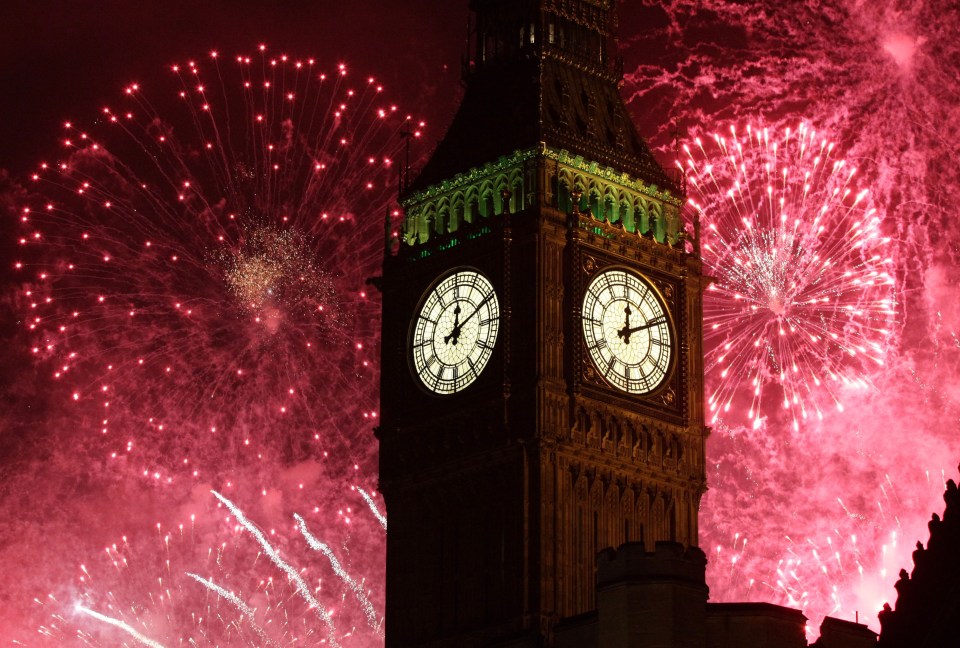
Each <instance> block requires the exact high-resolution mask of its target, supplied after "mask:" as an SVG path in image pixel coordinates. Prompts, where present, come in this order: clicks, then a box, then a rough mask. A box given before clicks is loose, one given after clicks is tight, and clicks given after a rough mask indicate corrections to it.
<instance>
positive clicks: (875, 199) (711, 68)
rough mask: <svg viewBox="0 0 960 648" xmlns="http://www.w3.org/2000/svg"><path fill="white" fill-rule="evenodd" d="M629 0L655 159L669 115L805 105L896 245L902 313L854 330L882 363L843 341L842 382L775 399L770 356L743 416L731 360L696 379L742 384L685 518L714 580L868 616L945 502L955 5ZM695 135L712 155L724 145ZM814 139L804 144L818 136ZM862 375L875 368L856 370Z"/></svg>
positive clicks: (706, 123)
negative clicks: (694, 520)
mask: <svg viewBox="0 0 960 648" xmlns="http://www.w3.org/2000/svg"><path fill="white" fill-rule="evenodd" d="M640 4H641V5H642V6H641V7H638V8H637V10H636V11H633V10H631V11H629V12H622V13H621V25H622V27H625V28H626V30H625V33H624V34H623V36H624V38H623V39H622V41H621V42H623V43H625V44H626V50H625V52H624V57H625V59H626V60H627V61H628V62H629V61H631V60H632V61H635V62H636V64H635V65H634V66H633V68H632V69H629V67H628V69H629V71H628V73H627V78H626V85H625V87H626V90H627V93H628V94H629V95H630V97H631V99H632V102H633V103H634V105H635V106H636V107H637V114H638V117H641V119H640V120H639V121H640V123H641V124H643V125H646V126H648V127H649V130H647V134H648V135H649V136H650V138H651V143H652V144H653V145H654V146H655V147H656V148H658V149H659V150H660V151H661V153H662V155H663V158H662V159H664V160H670V161H671V163H672V161H673V160H674V159H675V157H676V156H675V154H674V151H675V150H676V147H675V144H674V142H675V140H676V135H675V132H676V131H677V130H680V131H682V130H685V129H688V128H694V127H696V126H697V125H700V126H699V132H701V133H710V132H719V133H720V134H721V135H722V136H723V137H724V138H725V139H726V141H727V144H728V145H732V143H733V140H734V139H741V140H746V133H745V132H744V131H742V130H741V131H740V132H739V133H738V137H733V136H732V135H730V134H729V131H728V130H727V129H726V128H725V127H724V126H723V124H729V123H731V122H733V123H741V124H747V123H764V124H766V125H767V127H768V128H769V132H770V138H771V142H773V141H779V140H781V139H782V138H783V135H784V133H785V130H786V128H788V127H789V128H791V129H793V130H794V131H796V129H797V125H798V124H799V123H801V122H802V121H804V120H808V121H809V123H812V124H816V125H817V126H818V127H819V128H820V129H822V131H824V132H828V133H829V139H830V140H831V141H834V142H837V144H836V146H834V148H833V150H832V151H830V157H832V158H833V159H834V160H835V161H838V160H839V158H840V154H839V151H843V154H842V155H843V157H844V158H845V159H846V161H847V162H846V164H845V165H844V169H843V170H841V172H842V171H846V172H847V173H849V170H850V169H851V168H852V167H857V168H858V171H857V174H856V176H854V178H853V179H852V180H851V181H850V182H851V184H850V186H851V194H850V197H852V198H855V197H856V195H857V194H858V193H859V192H860V191H861V190H863V189H865V188H869V190H870V192H869V196H867V197H866V198H865V201H864V202H862V203H861V205H859V206H858V207H857V211H859V210H861V209H862V210H866V209H868V204H869V203H872V206H873V207H876V209H877V210H878V214H882V215H883V217H884V221H883V223H882V224H881V236H883V237H886V236H889V237H890V238H891V239H892V241H891V243H890V244H887V246H886V247H888V248H889V250H890V256H891V257H892V258H893V260H894V263H893V267H892V268H885V269H884V271H886V272H887V273H889V274H891V275H892V276H893V277H894V279H895V281H896V285H895V289H896V293H895V294H896V302H897V303H896V310H897V312H898V319H897V321H896V326H895V327H894V328H891V329H890V330H891V333H890V335H889V336H887V337H885V338H883V339H877V338H876V337H874V334H872V333H871V332H870V323H871V322H872V321H873V320H872V319H870V320H867V319H863V320H861V325H862V326H864V327H865V328H862V329H856V328H855V329H854V330H853V331H852V332H853V333H856V335H857V336H858V337H861V338H862V339H864V340H865V341H867V340H873V341H876V342H878V343H880V344H881V347H882V350H883V362H884V363H883V364H882V365H881V364H879V363H876V362H874V361H872V360H870V359H868V358H867V357H866V355H865V354H860V353H859V352H858V355H857V357H851V356H849V355H847V356H845V357H844V356H843V355H842V354H841V356H840V357H844V361H843V363H842V364H841V366H840V367H837V368H836V369H835V370H843V371H844V374H843V375H846V376H847V377H848V378H849V379H851V380H854V381H855V383H851V384H850V385H849V386H848V385H847V384H846V383H845V382H844V381H843V380H840V381H832V380H829V379H826V380H824V378H826V374H825V373H824V375H823V376H820V378H821V385H819V386H818V385H817V384H816V383H812V382H806V383H802V382H801V383H795V384H794V386H795V387H796V388H797V389H798V390H799V391H798V392H797V396H798V400H799V401H800V402H798V403H797V404H794V403H793V402H792V400H791V405H790V407H789V409H784V408H783V395H784V391H783V389H782V388H781V378H780V377H779V373H778V372H777V371H776V365H774V364H773V362H772V359H770V358H768V359H767V361H766V365H765V366H764V367H763V368H762V372H763V377H764V378H766V382H764V388H763V392H762V398H761V399H760V400H759V401H758V409H759V411H761V412H763V416H762V418H761V420H762V425H761V426H760V427H759V428H757V429H755V430H754V429H752V425H751V424H750V423H751V421H750V420H749V419H748V418H747V415H748V414H749V410H750V405H751V402H753V401H754V394H753V391H754V388H755V387H754V385H753V384H752V383H751V382H750V380H749V379H747V380H745V376H738V375H736V374H734V373H733V372H730V373H728V375H727V377H726V378H722V377H721V376H720V375H719V374H720V371H721V370H719V367H714V369H713V370H712V371H711V372H710V373H709V374H708V376H707V380H708V382H709V383H710V384H711V385H714V386H716V385H718V384H720V383H721V382H722V381H724V380H726V381H731V380H732V381H733V382H732V383H731V384H730V387H731V388H736V389H737V390H739V392H740V395H739V396H737V395H733V394H732V393H731V394H730V395H731V396H733V401H731V409H730V410H729V411H728V412H725V413H724V412H723V408H721V409H720V412H721V418H720V419H719V420H718V422H717V423H715V424H714V426H713V428H714V429H713V434H712V435H711V437H710V439H709V440H708V445H707V457H708V466H709V487H710V490H709V491H708V493H707V494H706V496H705V498H704V502H703V506H702V508H701V517H700V528H701V530H702V532H701V538H700V541H701V546H703V547H705V548H708V547H709V548H710V550H709V551H708V554H709V555H710V556H711V561H710V563H709V566H708V573H707V580H708V583H709V585H710V593H711V596H712V597H714V598H715V599H718V600H726V601H735V600H767V601H771V602H774V603H782V604H796V605H799V606H800V607H802V609H803V611H804V613H805V614H806V615H807V617H808V618H809V619H810V630H811V637H810V638H811V639H812V638H814V637H815V636H816V633H817V627H818V626H819V623H820V618H821V617H822V616H823V615H825V614H832V615H834V616H838V617H840V618H842V619H846V620H850V621H852V620H854V619H857V618H859V620H860V622H861V623H869V624H870V625H871V626H872V627H873V628H874V629H877V630H879V625H878V623H877V620H876V613H877V612H878V611H879V609H880V605H881V604H882V603H883V602H884V601H889V602H891V603H892V602H893V600H894V598H895V596H896V593H895V590H894V589H893V585H894V583H895V581H896V575H897V572H898V571H899V569H900V568H901V567H909V564H910V560H911V556H910V551H911V549H912V547H913V544H914V543H915V542H916V541H917V540H922V539H924V538H926V537H927V529H926V522H927V520H928V519H929V513H930V511H933V510H939V507H940V506H941V503H940V501H939V494H940V493H939V491H938V485H937V484H936V482H937V481H938V477H937V476H938V475H939V474H940V473H941V471H942V470H943V469H951V470H952V467H953V466H954V465H955V464H956V458H957V456H960V447H958V444H957V437H956V435H955V424H954V423H953V422H955V421H956V420H957V416H958V413H960V406H958V398H957V394H960V388H958V385H957V379H956V376H957V375H958V373H957V368H958V367H960V354H958V353H957V349H958V348H960V347H958V346H957V331H958V330H960V310H958V309H957V308H956V306H955V305H954V304H956V303H958V294H957V286H958V285H960V281H958V277H960V263H958V257H957V249H958V248H957V246H956V245H955V244H954V243H953V241H955V240H957V237H958V236H960V230H958V228H957V221H956V219H955V218H954V214H956V212H957V209H958V206H960V193H958V191H957V188H958V187H960V177H958V168H957V166H956V164H954V163H953V162H952V161H951V160H952V159H953V158H954V157H955V151H954V149H955V142H956V141H957V138H958V136H960V121H958V118H957V114H956V108H955V106H956V103H957V98H958V97H960V81H958V79H960V75H958V74H957V63H956V61H957V60H958V59H957V53H958V42H960V41H958V40H957V39H956V37H955V36H956V34H957V33H960V22H958V19H957V15H956V13H955V12H951V11H950V10H949V9H948V6H949V3H947V2H945V1H944V0H922V1H918V2H913V3H910V4H909V6H908V5H904V4H902V3H896V2H893V1H892V0H880V1H878V2H871V3H862V2H852V1H848V0H827V1H817V2H815V1H813V0H810V1H803V2H795V3H789V4H784V3H777V2H773V1H771V0H755V1H753V2H749V3H732V2H726V1H725V0H708V1H707V2H692V1H690V0H671V1H670V2H667V3H665V4H662V3H661V4H658V3H652V2H644V3H640ZM662 115H670V116H671V119H669V120H666V119H663V118H661V117H660V116H662ZM652 116H657V117H652ZM678 127H679V128H678ZM703 140H704V148H705V149H706V150H707V151H708V152H709V155H710V157H715V156H717V155H718V151H719V145H718V144H717V143H716V142H715V141H713V140H712V138H710V137H708V136H703ZM795 141H796V140H795ZM811 144H813V145H814V146H817V147H819V144H820V137H819V135H818V136H817V137H816V138H815V139H814V140H812V141H811ZM691 148H692V149H693V155H694V157H695V159H696V160H697V163H698V164H700V163H701V161H704V154H703V153H702V152H700V151H699V150H698V149H697V147H695V146H691ZM781 148H782V147H781ZM817 150H819V148H818V149H817ZM731 152H732V153H734V154H736V152H735V151H731ZM679 157H680V158H681V162H682V163H683V164H684V165H686V156H685V155H683V154H681V155H680V156H679ZM724 165H725V161H723V160H719V161H716V162H715V164H714V168H715V170H717V172H718V173H719V172H720V171H721V170H722V169H723V167H724ZM823 171H825V172H826V174H829V172H831V171H832V166H824V167H823ZM822 178H823V176H821V179H822ZM773 186H774V189H775V190H776V187H777V185H776V184H774V185H773ZM854 186H856V187H857V188H856V189H854V188H853V187H854ZM758 188H760V189H762V190H765V186H763V185H761V187H758ZM819 190H821V191H822V190H823V186H822V185H820V186H819ZM713 191H714V190H713V189H711V192H713ZM690 193H691V195H692V196H695V195H696V194H697V190H695V189H694V188H691V191H690ZM718 198H722V196H718ZM847 200H850V198H848V199H847ZM867 201H869V203H868V202H867ZM721 202H722V201H721ZM727 204H728V205H729V206H732V205H733V201H730V202H728V203H727ZM704 220H705V222H707V221H708V217H705V218H704ZM742 230H743V227H738V228H737V229H736V230H731V231H730V232H727V233H725V234H727V235H732V234H733V233H736V232H741V233H742ZM708 234H709V233H708V232H705V233H704V238H706V237H707V235H708ZM704 254H705V256H706V255H707V254H709V253H708V252H704ZM720 278H723V277H722V275H721V276H720ZM711 292H712V291H711ZM719 294H720V293H713V294H711V293H710V292H708V294H707V298H708V300H712V299H713V297H715V296H718V295H719ZM869 295H870V293H869V292H868V293H867V294H866V295H865V297H866V298H867V303H869V302H870V301H871V300H870V299H869ZM714 303H715V304H716V302H714ZM768 303H769V302H768ZM734 305H736V306H742V305H743V304H742V303H740V304H734ZM879 328H884V327H882V326H881V327H879ZM848 332H849V331H844V336H841V337H842V339H846V333H848ZM788 333H789V331H788ZM777 334H778V335H779V331H778V332H777ZM838 335H839V333H838ZM832 348H833V350H834V351H837V350H839V349H838V347H832ZM864 348H867V349H868V350H869V347H864ZM728 361H732V359H728ZM827 366H831V365H827ZM793 378H795V376H794V375H792V374H788V375H787V376H786V377H785V378H784V379H782V380H784V381H786V382H788V383H789V382H790V381H792V380H793ZM860 381H863V382H865V383H866V384H868V385H870V387H869V388H867V389H861V388H857V387H855V386H854V385H855V384H856V383H859V382H860ZM708 393H709V392H708ZM837 401H839V403H840V404H842V406H843V411H840V410H839V409H838V407H837ZM800 403H803V404H804V405H805V406H806V405H807V404H808V403H812V404H817V406H818V408H819V410H818V409H815V408H813V407H812V406H807V418H806V419H804V418H803V412H802V410H801V409H800ZM818 411H819V414H818ZM820 415H822V416H823V420H821V419H820ZM754 420H756V419H754ZM740 421H746V423H747V425H745V426H741V425H740V424H739V422H740ZM795 421H797V422H798V423H799V429H795V428H794V422H795ZM928 475H929V478H928ZM894 486H895V487H894ZM838 498H839V500H838ZM841 502H842V505H841ZM737 534H739V538H737ZM827 538H830V539H831V543H832V550H831V543H828V542H827ZM853 538H856V542H855V543H854V541H853ZM894 538H896V542H894V540H893V539H894ZM745 540H748V541H749V542H747V548H746V549H743V542H744V541H745ZM717 547H720V548H721V551H720V553H719V555H718V554H717V551H716V548H717ZM854 547H856V548H854ZM814 548H816V551H817V555H818V556H819V560H818V559H817V558H815V557H814V555H813V553H812V550H813V549H814ZM838 552H839V554H840V559H839V560H837V559H836V557H835V554H836V553H838ZM734 558H737V559H736V560H735V561H734ZM821 567H822V568H821ZM778 570H779V571H780V572H781V573H782V576H781V574H780V573H778ZM778 581H780V582H781V583H782V584H783V585H784V586H783V587H779V586H778ZM751 583H752V585H751ZM767 584H769V586H768V585H767Z"/></svg>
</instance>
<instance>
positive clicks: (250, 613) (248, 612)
mask: <svg viewBox="0 0 960 648" xmlns="http://www.w3.org/2000/svg"><path fill="white" fill-rule="evenodd" d="M187 576H189V577H190V578H192V579H193V580H195V581H197V582H198V583H200V584H201V585H203V586H204V587H206V588H207V589H208V590H210V591H211V592H214V593H215V594H217V595H218V596H220V597H221V598H224V599H226V600H227V601H229V602H230V603H231V604H232V605H233V606H234V607H235V608H237V609H238V610H240V612H242V613H243V615H244V616H245V617H247V619H248V620H249V621H250V625H251V626H252V627H253V631H254V632H256V633H257V636H258V637H260V639H261V640H263V641H265V642H266V643H267V644H269V645H271V646H279V645H280V644H278V643H277V642H275V641H274V640H273V639H271V638H270V637H268V636H267V633H266V632H264V630H263V628H261V627H260V626H259V625H258V624H257V618H256V612H255V611H254V609H253V608H251V607H250V606H249V605H247V604H246V603H244V602H243V599H241V598H240V597H239V596H237V595H236V594H234V593H233V592H231V591H230V590H228V589H224V588H223V587H220V586H219V585H217V584H216V583H214V582H213V581H211V580H208V579H206V578H203V577H202V576H198V575H197V574H192V573H190V572H187Z"/></svg>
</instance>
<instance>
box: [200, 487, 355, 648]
mask: <svg viewBox="0 0 960 648" xmlns="http://www.w3.org/2000/svg"><path fill="white" fill-rule="evenodd" d="M211 492H212V493H213V495H214V497H216V498H217V499H218V500H220V501H221V502H223V504H224V506H226V507H227V509H229V511H230V513H232V514H233V517H235V518H237V522H239V523H240V525H241V526H243V528H244V529H246V530H247V531H248V532H249V533H250V535H252V536H253V537H254V538H256V540H257V542H259V543H260V546H261V547H263V550H264V551H265V552H266V554H267V557H268V558H270V560H271V561H273V564H274V565H276V566H277V568H279V569H280V570H281V571H283V573H285V574H286V575H287V578H289V579H290V581H291V582H292V583H293V584H294V585H295V586H296V588H297V591H298V592H300V596H302V597H303V600H305V601H306V602H307V603H309V604H310V608H311V609H312V610H314V611H315V612H316V614H317V616H318V617H319V618H320V620H321V621H323V623H324V624H325V625H326V626H327V629H328V630H329V631H330V635H329V638H330V645H331V646H339V645H340V644H339V643H337V637H336V631H337V628H336V626H335V625H334V623H333V617H331V616H330V613H329V612H327V609H326V608H325V607H324V606H323V604H322V603H320V601H318V600H317V599H316V598H315V597H314V596H313V593H312V592H311V591H310V586H309V585H308V584H307V583H306V581H304V580H303V578H302V577H301V576H300V574H299V573H298V572H297V570H296V569H294V568H293V567H291V566H290V564H289V563H287V562H286V561H285V560H284V559H283V558H282V557H281V556H280V552H279V551H277V550H276V548H274V546H273V545H271V544H270V541H269V540H267V538H266V537H265V536H264V535H263V533H262V532H261V531H260V529H258V528H257V527H256V525H254V524H253V523H252V522H251V521H250V520H248V519H247V517H246V516H245V515H244V514H243V511H241V510H240V509H239V508H237V507H236V506H235V505H234V503H233V502H231V501H230V500H228V499H227V498H226V497H224V496H223V495H221V494H220V493H218V492H216V491H211ZM298 521H299V520H298Z"/></svg>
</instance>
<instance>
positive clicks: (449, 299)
mask: <svg viewBox="0 0 960 648" xmlns="http://www.w3.org/2000/svg"><path fill="white" fill-rule="evenodd" d="M499 328H500V304H499V302H498V301H497V293H496V291H494V289H493V285H492V284H491V283H490V280H489V279H487V278H486V277H484V276H483V275H482V274H480V273H478V272H475V271H473V270H461V271H459V272H455V273H454V274H452V275H450V276H448V277H446V278H444V279H443V280H441V281H440V282H439V283H437V285H436V286H435V287H434V288H432V289H431V290H430V291H429V292H428V293H427V294H426V296H425V297H424V299H423V306H421V307H420V312H419V314H417V316H416V319H415V320H414V322H413V334H412V335H411V340H410V342H411V345H412V352H413V369H414V372H415V373H416V375H417V377H418V378H419V379H420V382H422V383H423V385H424V386H425V387H426V388H427V389H429V390H430V391H432V392H435V393H437V394H453V393H456V392H458V391H460V390H462V389H463V388H465V387H466V386H467V385H469V384H470V383H472V382H473V381H474V380H476V379H477V378H478V377H479V376H480V372H481V371H483V368H484V367H486V366H487V363H488V362H489V361H490V356H491V354H492V353H493V347H494V345H495V344H496V342H497V331H498V330H499Z"/></svg>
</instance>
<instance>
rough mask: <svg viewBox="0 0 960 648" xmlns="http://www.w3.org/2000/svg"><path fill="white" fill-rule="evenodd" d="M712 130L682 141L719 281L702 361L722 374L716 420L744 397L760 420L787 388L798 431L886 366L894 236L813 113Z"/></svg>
mask: <svg viewBox="0 0 960 648" xmlns="http://www.w3.org/2000/svg"><path fill="white" fill-rule="evenodd" d="M708 140H712V141H707V142H704V141H703V140H701V139H700V138H697V139H696V149H697V150H696V151H691V150H690V148H689V147H687V146H686V145H685V147H684V150H685V152H686V156H687V157H686V160H685V164H684V167H685V170H687V171H689V184H690V187H689V189H688V191H689V192H690V193H691V195H692V197H691V203H693V205H694V206H695V207H696V208H697V209H698V210H699V212H700V214H701V215H702V218H703V219H704V222H703V224H702V231H703V236H702V241H701V250H702V254H703V257H704V262H705V263H706V265H707V269H708V272H709V273H710V274H712V275H713V276H714V278H715V281H714V282H713V283H712V284H711V285H710V286H709V287H708V289H707V293H706V295H705V299H704V343H705V345H706V348H707V357H706V371H707V373H709V374H710V375H712V376H714V377H717V376H718V377H719V380H718V381H717V382H716V387H715V389H714V391H713V393H711V394H708V396H707V405H708V408H709V411H710V416H711V418H710V422H711V424H715V423H717V421H718V420H720V419H723V418H726V417H727V416H728V412H729V411H730V408H731V405H738V406H739V407H741V408H742V409H744V410H746V416H745V417H743V418H741V419H739V420H740V421H742V420H748V421H751V422H752V425H753V427H755V428H758V427H760V425H761V423H762V421H763V416H762V415H763V411H762V407H764V405H765V404H766V403H772V402H774V401H775V400H778V399H777V396H779V400H780V404H781V407H782V408H783V409H784V410H787V411H788V413H789V414H788V418H789V419H791V420H792V424H793V427H794V430H799V427H800V423H801V422H802V421H804V420H805V419H807V417H808V416H816V417H817V418H819V419H822V418H823V412H822V408H824V407H828V406H834V405H835V406H836V407H837V408H839V409H840V410H842V409H843V405H842V403H841V402H840V399H839V392H840V391H841V390H843V389H847V388H851V387H852V388H867V387H868V386H869V376H870V374H871V373H872V372H873V371H875V369H876V368H877V367H882V366H883V364H884V357H885V353H886V348H885V347H886V345H887V339H888V338H889V337H890V336H891V334H892V333H893V332H894V330H895V321H894V318H895V314H896V313H895V305H896V304H895V291H894V278H893V274H892V273H893V272H894V258H893V256H892V254H893V250H892V248H893V245H892V244H891V241H890V239H889V237H886V236H884V235H883V232H882V231H881V222H882V215H881V214H878V213H877V211H876V209H875V208H872V207H869V206H868V203H869V197H868V192H867V190H866V189H862V190H860V189H858V188H857V187H856V185H855V184H854V180H855V175H856V169H855V168H852V167H851V166H850V165H848V164H846V163H845V161H844V160H842V159H835V158H834V157H833V156H832V152H833V148H834V145H833V144H832V143H831V142H829V141H828V140H827V139H825V138H824V137H823V136H822V135H818V133H816V131H814V130H813V129H811V128H810V127H809V126H808V125H807V124H805V123H801V124H800V126H799V127H798V128H796V129H794V130H791V129H789V128H787V129H786V130H785V131H784V132H783V133H770V132H769V130H767V129H765V128H761V129H755V128H753V127H752V126H750V125H747V126H746V128H745V129H743V132H741V133H738V132H737V130H736V129H735V128H733V127H731V128H730V132H729V133H727V134H725V135H723V134H713V135H711V136H709V137H708ZM697 201H702V202H701V203H699V204H698V202H697ZM770 384H775V385H777V387H778V392H779V393H778V394H777V396H771V395H770V394H769V393H768V391H767V390H768V389H769V385H770ZM745 395H749V396H748V397H747V398H744V396H745ZM825 400H828V402H824V401H825ZM741 403H742V405H741ZM733 418H734V420H735V421H737V422H739V421H738V419H737V418H736V415H734V416H733Z"/></svg>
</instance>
